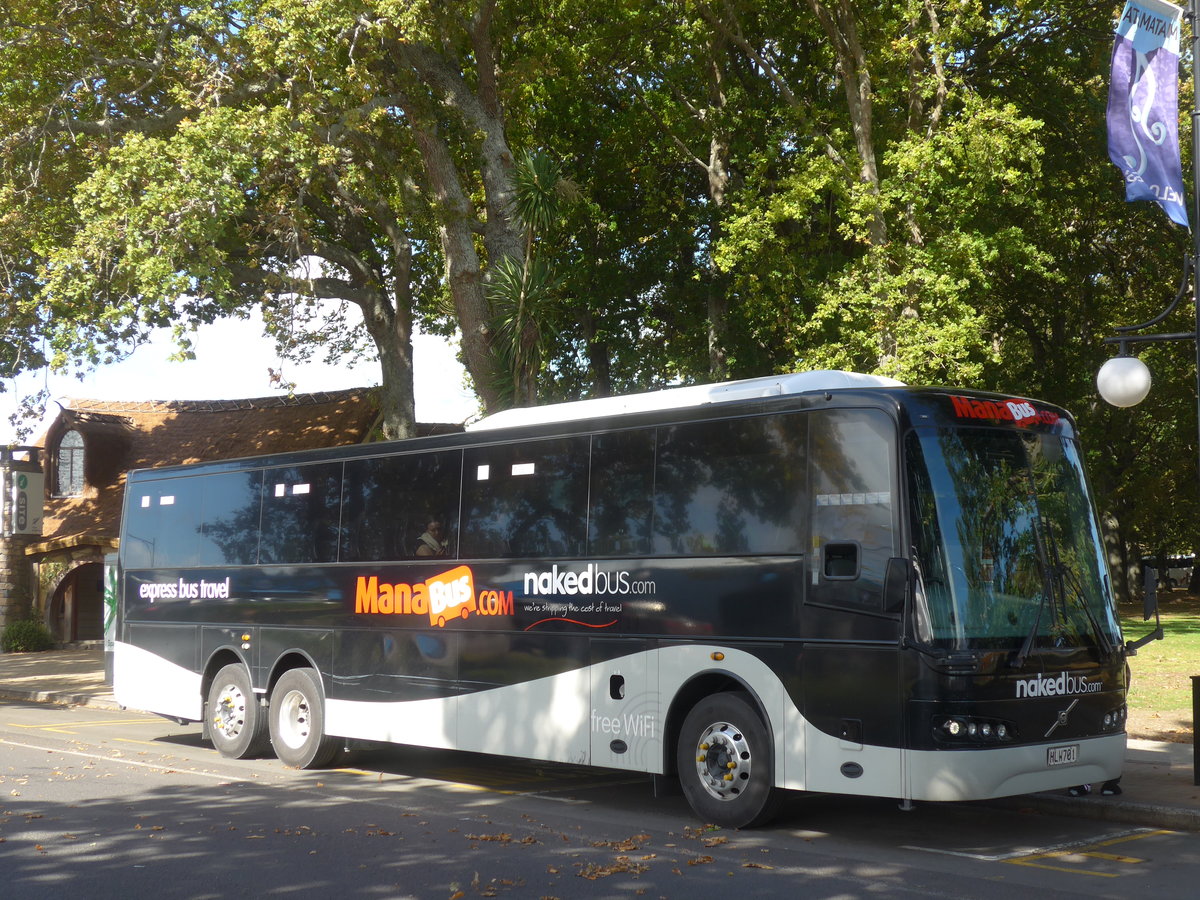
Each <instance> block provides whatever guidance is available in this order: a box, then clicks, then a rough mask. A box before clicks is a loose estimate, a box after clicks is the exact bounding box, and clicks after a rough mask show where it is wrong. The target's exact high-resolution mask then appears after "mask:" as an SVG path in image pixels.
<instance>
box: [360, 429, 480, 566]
mask: <svg viewBox="0 0 1200 900" xmlns="http://www.w3.org/2000/svg"><path fill="white" fill-rule="evenodd" d="M461 478H462V453H461V452H459V451H451V452H446V453H435V454H423V455H419V456H418V455H413V456H381V457H376V458H374V459H356V460H351V461H349V462H347V463H346V473H345V483H344V487H343V494H342V497H343V500H342V527H343V529H344V536H343V544H342V559H343V560H349V561H367V560H381V559H411V558H413V557H417V556H422V557H423V556H444V557H453V556H455V555H456V554H457V552H458V546H457V537H458V492H459V483H460V481H461ZM439 531H440V534H439V533H438V532H439ZM439 545H440V549H439Z"/></svg>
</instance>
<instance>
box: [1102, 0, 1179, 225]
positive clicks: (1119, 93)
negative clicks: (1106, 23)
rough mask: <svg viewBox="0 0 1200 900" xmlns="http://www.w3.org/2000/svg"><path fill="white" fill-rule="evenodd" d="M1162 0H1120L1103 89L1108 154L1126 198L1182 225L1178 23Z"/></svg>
mask: <svg viewBox="0 0 1200 900" xmlns="http://www.w3.org/2000/svg"><path fill="white" fill-rule="evenodd" d="M1182 13H1183V10H1181V9H1180V8H1179V7H1178V6H1175V5H1174V4H1171V3H1166V2H1164V0H1128V2H1126V4H1125V9H1124V10H1123V11H1122V13H1121V18H1120V19H1119V20H1118V21H1117V28H1116V32H1117V36H1116V39H1115V40H1114V41H1113V52H1112V76H1111V80H1110V82H1109V86H1108V157H1109V159H1111V160H1112V161H1113V164H1114V165H1115V166H1116V167H1117V168H1118V169H1120V170H1121V173H1122V174H1123V175H1124V176H1125V199H1126V200H1130V201H1132V200H1153V201H1154V202H1155V203H1158V204H1160V205H1161V206H1162V208H1163V209H1164V210H1165V211H1166V213H1167V215H1168V216H1170V217H1171V220H1172V221H1174V222H1177V223H1179V224H1180V225H1183V226H1184V227H1186V226H1187V224H1188V214H1187V207H1186V205H1185V200H1184V194H1183V169H1182V167H1181V166H1180V161H1179V111H1178V110H1179V24H1180V20H1181V18H1182Z"/></svg>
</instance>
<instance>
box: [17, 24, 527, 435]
mask: <svg viewBox="0 0 1200 900" xmlns="http://www.w3.org/2000/svg"><path fill="white" fill-rule="evenodd" d="M501 18H502V17H501V11H500V10H499V7H498V4H497V3H496V2H494V0H481V2H477V3H476V2H459V3H450V4H447V3H436V4H434V3H425V2H418V3H405V4H391V3H387V2H375V3H369V4H365V5H360V4H347V3H344V2H341V0H319V2H312V3H302V4H301V3H294V2H290V0H213V2H210V3H208V4H203V5H201V6H199V7H194V6H193V7H176V6H173V5H171V4H160V3H158V2H156V0H143V2H138V3H134V4H127V3H116V2H106V3H105V2H102V3H94V4H86V5H85V4H74V3H68V4H66V5H65V6H60V4H57V3H50V2H46V0H41V2H35V3H31V4H24V5H22V7H21V9H20V10H19V11H17V10H11V11H8V15H6V16H5V19H4V21H5V25H4V27H3V31H2V32H0V42H2V44H3V46H4V47H5V51H6V52H5V54H4V62H3V63H2V64H0V65H2V66H3V69H2V70H0V99H2V100H3V104H2V105H3V107H4V110H3V112H0V117H2V123H3V125H4V131H5V134H6V135H7V137H6V138H5V139H4V140H3V143H2V144H0V166H2V171H3V186H4V190H5V192H6V194H7V195H8V196H11V197H13V198H14V199H15V200H16V202H17V203H18V206H19V208H20V209H21V213H22V215H23V216H25V217H26V221H27V222H28V223H29V231H28V232H27V233H25V234H24V235H23V237H25V238H26V240H25V241H24V245H25V246H27V247H29V248H30V254H29V258H28V260H26V262H27V266H26V268H27V269H28V271H29V272H30V273H31V275H30V276H29V277H31V278H32V282H31V283H29V284H27V285H26V288H25V290H24V291H23V292H20V293H19V294H18V292H13V293H12V294H11V295H10V302H11V303H12V305H13V306H14V308H16V309H18V310H19V311H20V312H22V313H23V314H24V316H25V319H24V321H32V322H37V323H39V324H40V326H41V327H43V328H44V329H45V330H46V332H47V333H48V334H49V341H50V347H51V349H52V351H53V353H52V361H53V362H55V363H59V364H61V363H64V362H66V361H67V360H72V361H76V362H81V363H95V362H98V361H100V360H101V359H103V358H104V357H105V356H106V355H107V354H111V353H116V352H120V351H121V350H122V349H124V348H127V347H128V346H129V345H130V344H133V343H136V342H137V341H139V340H141V339H142V338H144V336H145V334H146V332H147V329H149V328H151V327H157V326H161V325H164V324H174V325H175V326H176V328H177V329H178V330H179V331H180V333H181V335H185V334H186V331H187V330H188V329H189V328H191V327H193V326H194V325H195V324H197V323H200V322H205V321H210V320H211V319H212V318H214V317H216V316H221V315H239V314H242V313H243V312H244V311H245V309H246V308H247V307H248V306H249V305H250V304H254V303H261V304H262V305H263V308H264V318H265V319H266V321H267V322H268V324H269V326H270V327H271V328H272V329H273V331H274V333H275V334H276V336H277V337H278V338H279V339H280V340H281V341H282V342H283V344H284V347H283V349H285V350H288V351H291V352H301V353H303V352H307V351H308V350H310V349H311V348H310V346H309V345H310V343H311V342H312V341H313V340H317V341H321V342H324V343H326V344H327V345H328V347H329V348H330V350H331V351H332V352H334V353H336V354H344V353H347V352H351V351H354V350H357V349H359V348H360V347H361V346H362V342H361V340H360V337H359V335H357V334H346V333H337V334H334V335H332V336H331V335H330V334H329V333H328V332H327V331H320V332H317V333H312V332H310V333H308V334H303V335H300V336H299V337H298V333H299V331H298V326H303V325H307V324H311V323H312V322H313V320H314V316H315V315H316V313H315V311H314V310H315V307H314V303H315V302H316V301H320V300H335V301H340V302H341V303H343V304H351V305H353V306H354V307H357V309H358V310H359V311H360V312H361V314H362V323H363V324H362V329H363V331H365V335H366V338H367V340H368V343H369V346H370V347H371V348H372V349H373V351H374V352H375V353H376V354H377V356H378V358H379V361H380V364H381V367H382V384H383V387H382V394H383V396H382V406H383V410H384V414H385V418H384V431H385V433H386V434H388V435H390V436H404V435H408V434H412V433H413V403H412V357H411V329H412V326H413V320H414V316H418V315H427V316H433V315H436V311H437V310H438V309H439V303H441V301H443V300H446V301H448V303H449V305H450V306H451V308H452V309H453V317H454V319H455V320H456V322H457V324H458V326H459V328H460V329H461V331H462V337H463V341H462V343H463V357H464V362H465V363H466V366H467V369H468V371H469V372H470V373H471V376H472V378H473V380H474V382H475V385H476V388H477V391H478V393H479V394H480V396H481V398H482V400H483V402H484V405H485V407H487V408H494V407H495V406H496V405H497V404H498V403H500V402H501V399H500V397H501V395H500V394H499V393H498V392H497V387H496V385H497V384H498V383H499V382H500V381H501V379H500V378H499V377H498V374H499V372H500V371H501V370H502V365H503V363H502V361H501V360H499V358H498V356H497V353H496V348H495V346H494V342H495V333H494V329H493V327H492V316H491V310H490V308H489V304H488V300H487V297H486V295H485V282H486V280H487V277H488V274H489V272H490V271H491V270H492V267H494V266H497V265H499V264H501V263H502V262H503V261H504V260H507V259H510V258H513V259H519V258H521V256H522V253H523V252H524V249H525V248H524V244H523V239H524V234H523V231H522V228H521V225H520V223H519V222H517V221H516V219H515V218H514V213H513V209H512V200H513V197H514V190H515V188H514V183H513V173H514V154H513V153H512V151H511V149H510V147H509V141H508V134H507V128H508V125H507V122H506V118H505V108H504V95H503V86H502V84H501V81H500V79H499V77H498V76H499V74H500V73H501V72H502V71H505V68H504V66H505V64H511V67H512V69H513V70H515V71H516V72H522V71H523V68H522V64H521V63H520V61H519V60H517V59H508V58H506V59H503V60H502V59H501V56H502V54H500V53H498V52H497V49H496V44H494V42H493V32H494V31H496V30H497V29H500V30H504V29H517V30H519V28H520V27H521V25H522V23H521V21H520V15H519V14H518V15H516V16H507V14H506V17H504V18H503V21H500V19H501ZM514 43H515V45H516V46H517V48H518V49H517V50H513V51H511V52H512V53H513V54H514V55H515V54H516V53H517V52H519V42H507V43H506V44H504V45H503V46H504V47H505V52H506V53H508V52H509V50H510V47H512V46H514ZM520 77H527V78H534V77H536V61H534V62H533V64H531V65H530V66H528V67H525V71H524V75H523V76H513V80H519V78H520ZM45 197H52V198H54V199H55V205H54V208H53V209H52V210H51V212H50V214H47V215H45V216H43V217H41V218H40V219H35V218H34V217H33V216H32V215H31V213H32V212H33V211H34V207H35V205H36V203H37V199H35V198H45ZM343 322H344V320H339V321H338V322H337V324H339V325H340V324H343ZM26 358H27V359H28V360H29V363H30V364H36V363H37V360H36V359H34V358H33V357H29V356H27V357H26ZM526 377H527V376H526V375H524V374H523V373H522V374H521V375H520V378H522V379H525V378H526Z"/></svg>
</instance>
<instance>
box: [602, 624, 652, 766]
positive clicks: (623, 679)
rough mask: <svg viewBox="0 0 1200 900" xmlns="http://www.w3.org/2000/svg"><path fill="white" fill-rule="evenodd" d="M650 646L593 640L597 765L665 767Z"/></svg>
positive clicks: (630, 641)
mask: <svg viewBox="0 0 1200 900" xmlns="http://www.w3.org/2000/svg"><path fill="white" fill-rule="evenodd" d="M648 646H649V642H648V641H646V640H640V639H629V638H592V641H591V662H592V665H591V669H590V671H591V673H592V678H591V715H590V723H589V728H590V730H591V756H592V760H591V761H592V765H594V766H609V767H611V768H614V769H629V770H632V771H636V772H656V771H659V770H660V768H661V765H662V755H663V750H662V746H663V745H662V741H663V735H662V715H661V710H660V702H659V699H660V698H659V691H658V667H657V665H656V664H655V660H656V657H655V656H654V655H653V654H651V653H647V652H646V650H647V648H648Z"/></svg>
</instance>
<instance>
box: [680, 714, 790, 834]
mask: <svg viewBox="0 0 1200 900" xmlns="http://www.w3.org/2000/svg"><path fill="white" fill-rule="evenodd" d="M676 761H677V764H678V769H679V783H680V785H681V787H682V788H683V793H684V796H685V797H687V801H688V803H689V804H690V805H691V807H692V809H693V810H695V812H696V815H698V816H700V818H701V819H703V820H704V821H705V822H707V823H712V824H714V825H721V826H724V827H727V828H752V827H754V826H755V825H762V824H765V823H766V822H767V821H768V820H770V818H771V817H772V816H773V815H774V814H775V812H776V809H777V806H778V801H779V797H780V793H779V791H777V790H776V789H775V786H774V781H775V765H774V753H773V750H772V745H771V739H770V736H769V735H768V733H767V728H766V726H765V725H764V724H763V720H762V718H761V717H760V716H759V714H758V711H757V710H756V709H755V707H754V706H753V705H752V703H751V702H750V700H749V699H748V698H747V697H746V695H744V694H740V693H722V694H713V695H712V696H711V697H706V698H705V699H704V700H701V701H700V702H699V703H698V704H696V706H695V707H693V708H692V711H691V712H689V713H688V715H687V718H686V719H684V721H683V727H682V728H680V730H679V749H678V754H677V756H676Z"/></svg>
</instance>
